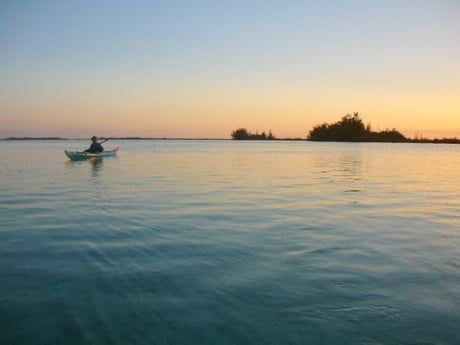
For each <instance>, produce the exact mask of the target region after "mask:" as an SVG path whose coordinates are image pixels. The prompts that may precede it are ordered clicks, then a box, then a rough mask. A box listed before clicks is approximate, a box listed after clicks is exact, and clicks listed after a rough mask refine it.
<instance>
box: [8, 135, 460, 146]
mask: <svg viewBox="0 0 460 345" xmlns="http://www.w3.org/2000/svg"><path fill="white" fill-rule="evenodd" d="M39 140H49V141H59V140H62V141H66V140H88V139H87V138H62V137H7V138H0V141H39ZM110 140H145V141H148V140H151V141H155V140H165V141H168V140H170V141H173V140H184V141H187V140H189V141H191V140H208V141H212V140H216V141H217V140H219V141H222V140H226V141H269V142H274V141H308V142H336V143H394V142H391V141H372V140H367V141H366V140H359V141H356V140H322V141H319V140H310V139H302V138H276V139H265V140H263V139H231V138H150V137H112V138H110ZM397 143H402V144H404V143H409V144H410V143H415V144H460V139H457V138H442V139H438V138H435V139H424V138H423V139H406V140H405V141H401V142H397Z"/></svg>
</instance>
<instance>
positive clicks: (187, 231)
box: [0, 141, 460, 344]
mask: <svg viewBox="0 0 460 345" xmlns="http://www.w3.org/2000/svg"><path fill="white" fill-rule="evenodd" d="M114 144H117V145H120V146H121V151H120V153H119V155H118V157H112V158H106V159H104V160H101V161H95V162H91V161H83V162H69V161H67V158H66V157H65V156H64V153H63V150H64V149H81V148H84V147H86V146H88V143H87V142H86V141H20V142H9V141H8V142H7V141H4V142H0V161H1V164H0V344H460V332H459V325H460V146H458V145H431V144H427V145H423V144H364V143H361V144H344V143H342V144H338V143H307V142H235V141H120V142H116V143H114ZM111 145H112V144H110V145H109V143H107V144H106V145H105V146H106V148H110V146H111Z"/></svg>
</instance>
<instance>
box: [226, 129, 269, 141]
mask: <svg viewBox="0 0 460 345" xmlns="http://www.w3.org/2000/svg"><path fill="white" fill-rule="evenodd" d="M232 138H233V139H235V140H275V139H276V138H275V136H274V135H273V133H272V131H269V132H268V135H267V134H266V133H265V132H262V134H259V133H256V134H253V133H251V132H249V131H248V130H247V129H246V128H238V129H236V130H234V131H233V132H232Z"/></svg>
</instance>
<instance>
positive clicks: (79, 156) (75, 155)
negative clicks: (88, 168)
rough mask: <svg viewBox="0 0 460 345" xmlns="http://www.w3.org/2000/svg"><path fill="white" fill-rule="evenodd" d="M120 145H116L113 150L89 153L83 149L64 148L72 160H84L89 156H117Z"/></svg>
mask: <svg viewBox="0 0 460 345" xmlns="http://www.w3.org/2000/svg"><path fill="white" fill-rule="evenodd" d="M117 151H118V147H115V148H114V149H113V150H107V151H104V152H101V153H88V152H82V151H68V150H64V152H65V155H66V156H67V157H69V158H70V160H72V161H82V160H85V159H89V158H102V157H111V156H116V154H117Z"/></svg>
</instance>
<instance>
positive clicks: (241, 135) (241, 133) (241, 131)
mask: <svg viewBox="0 0 460 345" xmlns="http://www.w3.org/2000/svg"><path fill="white" fill-rule="evenodd" d="M249 136H250V133H249V132H248V131H247V129H246V128H238V129H236V130H234V131H233V132H232V138H233V139H235V140H245V139H249Z"/></svg>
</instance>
